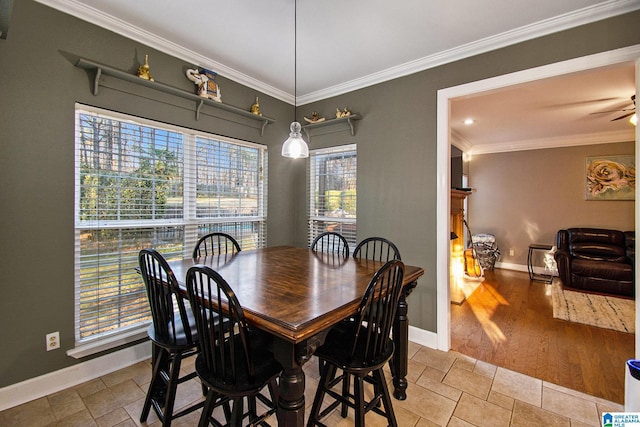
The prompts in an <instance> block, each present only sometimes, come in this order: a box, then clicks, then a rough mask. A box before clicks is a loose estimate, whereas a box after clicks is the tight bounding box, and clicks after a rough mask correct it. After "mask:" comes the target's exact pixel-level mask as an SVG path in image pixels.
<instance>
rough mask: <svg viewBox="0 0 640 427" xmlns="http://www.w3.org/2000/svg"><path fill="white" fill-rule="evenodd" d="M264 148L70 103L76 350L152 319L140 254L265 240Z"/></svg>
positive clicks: (184, 252) (174, 253) (185, 253)
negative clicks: (220, 239) (224, 236)
mask: <svg viewBox="0 0 640 427" xmlns="http://www.w3.org/2000/svg"><path fill="white" fill-rule="evenodd" d="M266 157H267V151H266V147H264V146H262V145H258V144H252V143H247V142H244V141H237V140H233V139H229V138H222V137H219V136H215V135H211V134H203V133H199V132H196V131H193V130H190V129H184V128H179V127H175V126H170V125H166V124H161V123H156V122H152V121H149V120H145V119H140V118H133V117H128V116H124V115H121V114H118V113H113V112H109V111H105V110H100V109H97V108H93V107H87V106H84V105H80V104H77V106H76V184H75V189H76V202H75V242H76V244H75V252H76V256H75V259H76V262H75V270H76V275H75V276H76V280H75V289H76V292H75V299H76V301H75V309H76V313H75V319H76V320H75V321H76V326H75V329H76V331H75V334H76V347H77V346H82V345H83V344H86V343H90V342H93V341H95V340H96V339H98V340H99V339H108V338H109V337H111V336H112V335H114V334H120V333H127V332H128V331H130V330H131V329H132V328H136V327H141V326H143V325H146V324H148V323H149V321H150V313H149V308H148V307H149V306H148V302H147V296H146V290H145V288H144V283H143V281H142V278H141V277H140V275H139V274H138V273H137V272H136V270H135V268H136V266H137V265H138V260H137V256H138V252H139V251H140V250H141V249H143V248H147V247H152V248H155V249H157V250H158V251H159V252H160V253H162V254H163V255H164V256H165V257H166V258H167V259H169V260H171V259H179V258H184V257H189V256H190V255H191V251H192V250H193V247H194V245H195V243H196V241H197V239H198V238H199V237H200V236H202V235H204V234H205V233H209V232H212V231H224V232H226V233H228V234H230V235H232V236H234V237H235V238H236V239H237V240H238V242H239V243H240V245H241V247H242V248H243V249H251V248H256V247H263V246H265V245H266V225H265V224H266V200H267V199H266V197H267V194H266V189H267V186H266V175H267V174H266V164H267V162H266Z"/></svg>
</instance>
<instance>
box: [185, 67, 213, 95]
mask: <svg viewBox="0 0 640 427" xmlns="http://www.w3.org/2000/svg"><path fill="white" fill-rule="evenodd" d="M186 75H187V78H188V79H189V80H191V81H192V82H193V83H195V85H196V86H197V94H198V96H201V97H203V98H209V99H212V100H214V101H216V102H222V93H221V91H220V86H218V85H217V84H216V82H215V81H214V79H215V77H216V76H217V74H216V73H214V72H213V71H209V70H203V71H200V70H198V69H197V68H193V69H188V70H187V72H186Z"/></svg>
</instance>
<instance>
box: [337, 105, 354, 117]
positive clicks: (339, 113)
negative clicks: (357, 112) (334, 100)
mask: <svg viewBox="0 0 640 427" xmlns="http://www.w3.org/2000/svg"><path fill="white" fill-rule="evenodd" d="M350 115H351V111H349V110H348V109H347V107H344V110H342V111H340V109H339V108H336V119H341V118H343V117H349V116H350Z"/></svg>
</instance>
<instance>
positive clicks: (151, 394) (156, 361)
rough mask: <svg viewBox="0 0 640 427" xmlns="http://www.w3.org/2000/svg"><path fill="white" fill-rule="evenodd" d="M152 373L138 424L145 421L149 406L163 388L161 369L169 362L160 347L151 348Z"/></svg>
mask: <svg viewBox="0 0 640 427" xmlns="http://www.w3.org/2000/svg"><path fill="white" fill-rule="evenodd" d="M152 351H153V372H152V374H151V382H150V383H149V389H148V390H147V397H146V398H145V400H144V405H143V406H142V413H141V414H140V422H141V423H144V422H145V421H147V417H148V416H149V411H150V410H151V405H152V404H153V400H154V398H155V397H156V396H157V395H158V394H160V393H161V392H162V390H163V389H164V388H165V386H164V381H163V380H162V369H163V367H164V365H166V363H167V361H168V360H169V353H168V352H167V351H166V350H164V349H163V348H161V347H158V346H156V345H154V346H153V350H152Z"/></svg>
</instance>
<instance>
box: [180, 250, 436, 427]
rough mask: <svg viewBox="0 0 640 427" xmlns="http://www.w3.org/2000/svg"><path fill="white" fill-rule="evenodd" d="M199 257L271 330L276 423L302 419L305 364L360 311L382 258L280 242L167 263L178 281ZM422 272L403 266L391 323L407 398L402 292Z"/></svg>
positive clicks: (398, 391)
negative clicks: (337, 327) (334, 331)
mask: <svg viewBox="0 0 640 427" xmlns="http://www.w3.org/2000/svg"><path fill="white" fill-rule="evenodd" d="M196 264H204V265H206V266H209V267H211V268H212V269H214V270H215V271H217V272H218V273H219V274H220V275H221V276H222V277H224V279H225V280H226V281H227V282H228V283H229V285H230V286H231V288H232V289H233V290H234V292H235V294H236V296H237V298H238V301H239V302H240V304H241V305H242V308H243V310H244V314H245V317H246V319H247V321H248V322H249V324H250V325H252V326H253V327H256V328H259V329H262V330H264V331H266V332H268V333H270V334H271V335H273V337H274V340H273V352H274V355H275V357H276V359H277V360H278V361H279V362H280V364H281V365H282V368H283V370H282V373H281V374H280V378H279V382H278V387H279V392H280V393H279V394H280V397H279V401H278V410H277V418H278V425H279V426H303V425H304V408H305V399H304V388H305V376H304V371H303V370H302V366H303V365H304V363H305V362H306V361H308V360H309V359H310V357H311V356H312V355H313V352H314V351H315V349H316V348H317V347H319V346H320V345H322V343H323V342H324V338H325V337H326V334H327V333H328V331H329V330H330V329H331V327H332V326H334V325H335V324H337V323H338V322H340V321H341V320H343V319H345V318H347V317H349V316H351V315H353V314H355V313H356V312H357V309H358V306H359V303H360V299H361V298H362V295H363V294H364V291H365V289H366V287H367V285H368V284H369V282H370V281H371V279H372V278H373V276H374V274H375V272H376V271H377V270H378V269H379V268H380V267H381V266H382V265H383V264H384V263H382V262H379V261H372V260H367V259H360V258H353V257H343V256H341V255H338V254H326V253H320V252H314V251H312V250H310V249H306V248H298V247H293V246H277V247H269V248H263V249H256V250H247V251H241V252H238V253H236V254H234V255H226V254H222V255H217V256H210V257H203V258H198V259H196V260H194V259H191V258H189V259H184V260H179V261H172V262H170V263H169V265H170V266H171V268H172V270H173V272H174V273H175V275H176V277H177V278H178V281H179V283H180V285H181V286H184V281H185V277H186V273H187V270H188V269H189V268H190V267H191V266H193V265H196ZM423 274H424V270H423V269H422V268H420V267H413V266H405V275H404V281H403V294H402V296H401V298H400V302H399V305H398V308H397V310H396V318H395V321H394V325H393V340H394V344H395V353H394V356H393V358H392V360H391V373H392V376H393V385H394V396H395V398H396V399H400V400H402V399H406V389H407V380H406V375H407V364H408V318H407V302H406V297H407V295H408V294H409V293H410V292H411V290H412V289H413V288H414V287H415V286H416V284H417V280H418V278H419V277H420V276H422V275H423Z"/></svg>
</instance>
